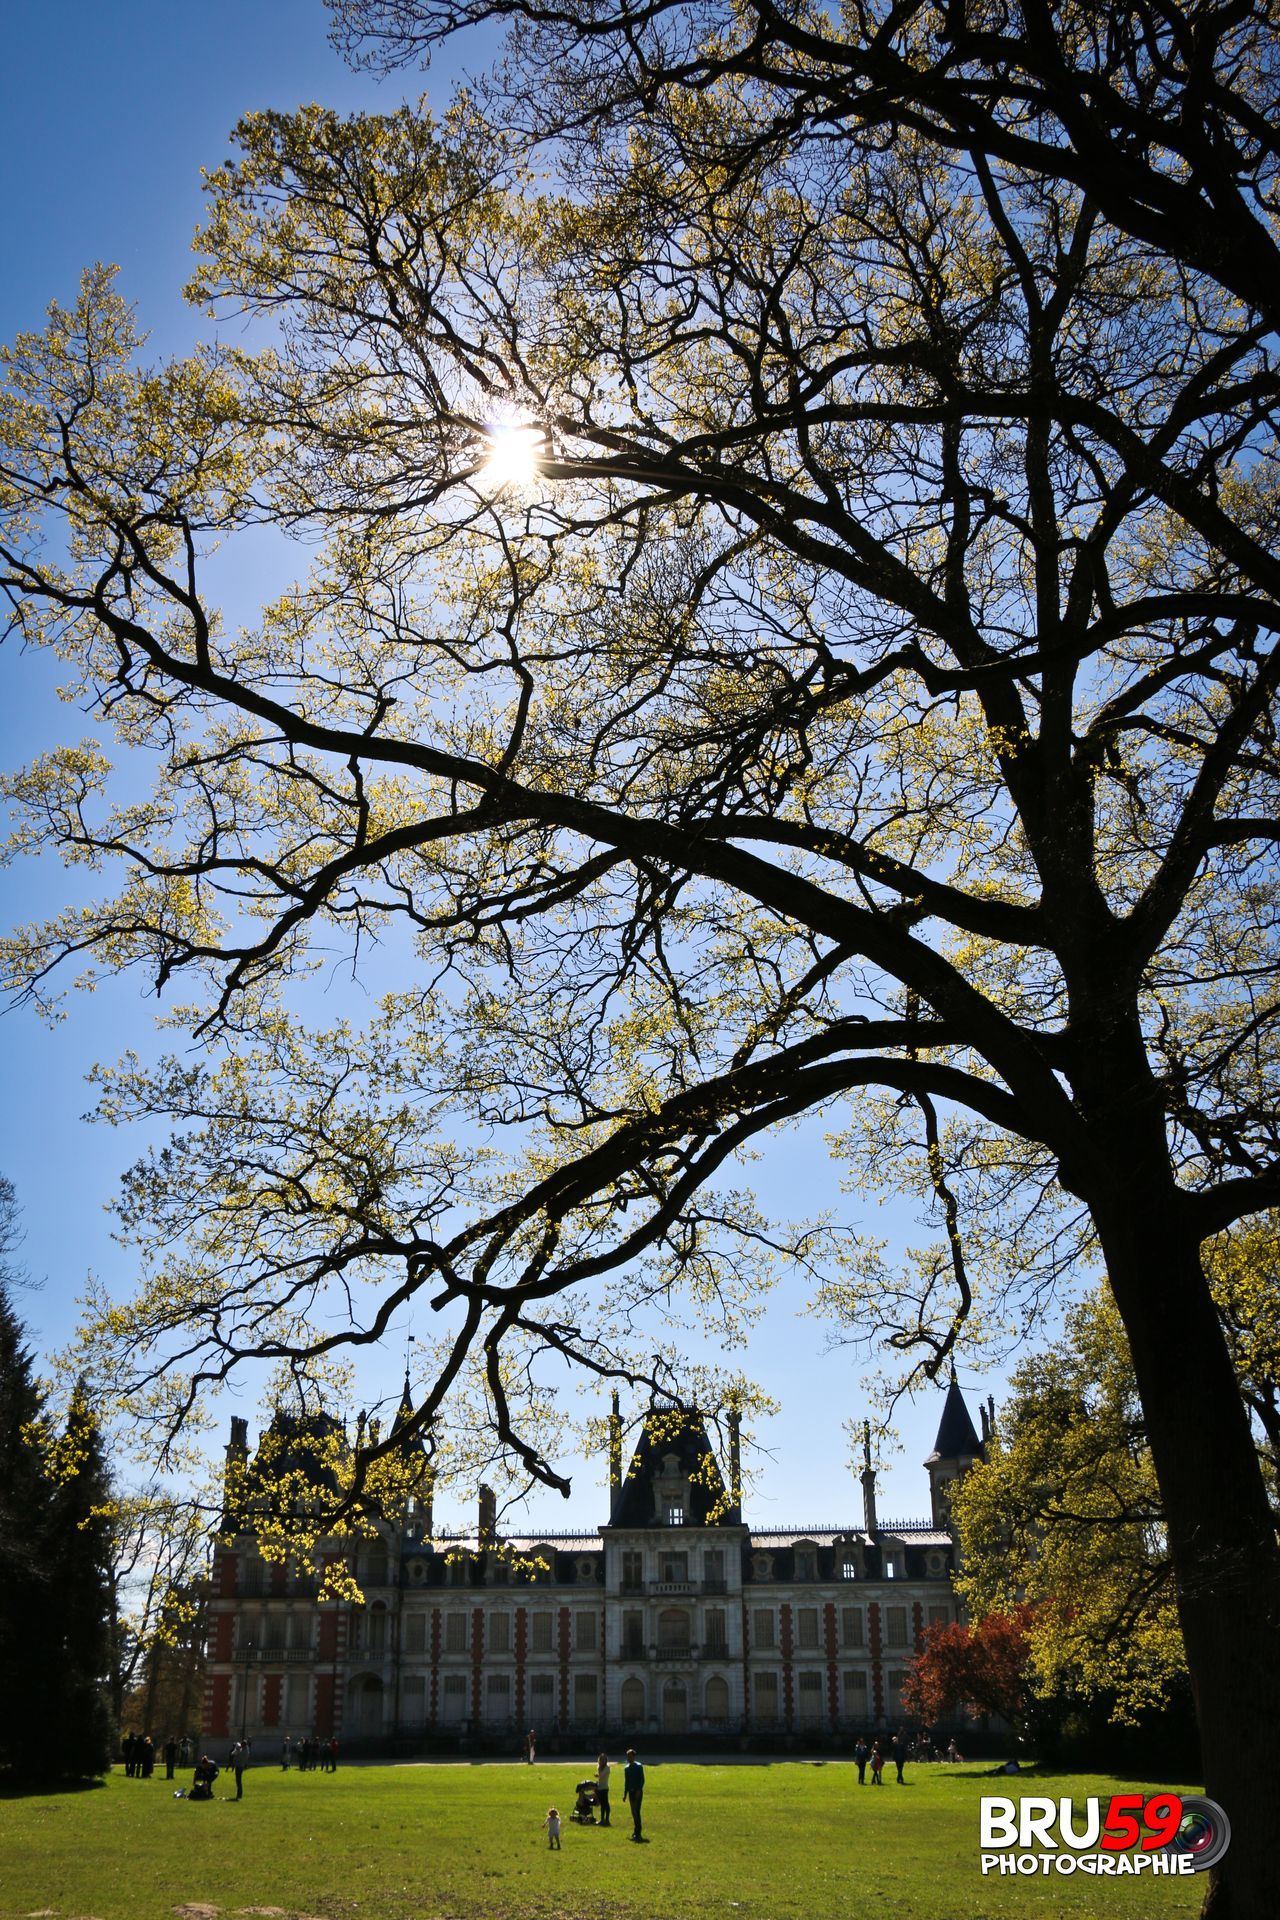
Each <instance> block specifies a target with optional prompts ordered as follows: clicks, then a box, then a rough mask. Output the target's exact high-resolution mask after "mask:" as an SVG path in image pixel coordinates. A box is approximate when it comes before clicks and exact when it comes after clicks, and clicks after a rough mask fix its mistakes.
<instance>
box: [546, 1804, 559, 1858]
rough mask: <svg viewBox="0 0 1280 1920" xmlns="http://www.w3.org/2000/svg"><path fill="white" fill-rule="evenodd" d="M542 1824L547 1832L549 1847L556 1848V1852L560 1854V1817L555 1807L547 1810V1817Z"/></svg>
mask: <svg viewBox="0 0 1280 1920" xmlns="http://www.w3.org/2000/svg"><path fill="white" fill-rule="evenodd" d="M542 1824H543V1826H544V1827H545V1828H546V1830H547V1845H548V1846H549V1847H554V1848H555V1850H556V1852H557V1853H559V1851H560V1815H559V1814H558V1813H557V1811H556V1809H555V1808H554V1807H548V1808H547V1817H546V1819H545V1820H544V1821H543V1823H542Z"/></svg>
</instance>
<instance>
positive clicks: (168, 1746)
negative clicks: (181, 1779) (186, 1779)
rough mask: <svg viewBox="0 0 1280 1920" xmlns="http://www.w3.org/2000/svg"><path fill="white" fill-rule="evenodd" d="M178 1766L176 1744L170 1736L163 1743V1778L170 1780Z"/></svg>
mask: <svg viewBox="0 0 1280 1920" xmlns="http://www.w3.org/2000/svg"><path fill="white" fill-rule="evenodd" d="M177 1764H178V1743H177V1741H176V1740H175V1739H174V1737H173V1735H172V1734H170V1735H169V1738H168V1739H167V1740H166V1741H165V1743H164V1777H165V1779H166V1780H172V1778H173V1770H174V1768H175V1767H176V1766H177Z"/></svg>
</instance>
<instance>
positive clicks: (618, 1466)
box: [609, 1387, 622, 1519]
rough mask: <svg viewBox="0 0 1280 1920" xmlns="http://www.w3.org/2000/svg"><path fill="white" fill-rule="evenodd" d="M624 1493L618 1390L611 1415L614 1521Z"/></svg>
mask: <svg viewBox="0 0 1280 1920" xmlns="http://www.w3.org/2000/svg"><path fill="white" fill-rule="evenodd" d="M621 1492H622V1414H621V1412H620V1411H619V1407H618V1390H617V1388H616V1387H615V1388H614V1390H613V1406H612V1408H611V1410H610V1413H609V1518H610V1519H612V1518H613V1515H614V1511H615V1509H616V1507H617V1505H618V1496H619V1495H620V1494H621Z"/></svg>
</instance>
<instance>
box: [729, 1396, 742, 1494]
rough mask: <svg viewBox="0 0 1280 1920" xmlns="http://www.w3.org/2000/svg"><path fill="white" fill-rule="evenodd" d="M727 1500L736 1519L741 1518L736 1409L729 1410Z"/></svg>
mask: <svg viewBox="0 0 1280 1920" xmlns="http://www.w3.org/2000/svg"><path fill="white" fill-rule="evenodd" d="M729 1498H730V1500H731V1501H732V1502H733V1511H734V1514H735V1515H736V1517H737V1518H738V1519H739V1520H740V1519H741V1518H742V1415H741V1414H740V1413H739V1411H738V1409H737V1407H730V1409H729Z"/></svg>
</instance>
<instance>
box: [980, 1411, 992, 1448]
mask: <svg viewBox="0 0 1280 1920" xmlns="http://www.w3.org/2000/svg"><path fill="white" fill-rule="evenodd" d="M978 1420H979V1422H980V1424H981V1426H982V1444H983V1446H984V1447H985V1446H986V1444H987V1442H988V1440H989V1439H990V1438H991V1419H990V1416H989V1415H988V1413H987V1410H986V1408H985V1407H984V1406H981V1405H980V1406H979V1408H978Z"/></svg>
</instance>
